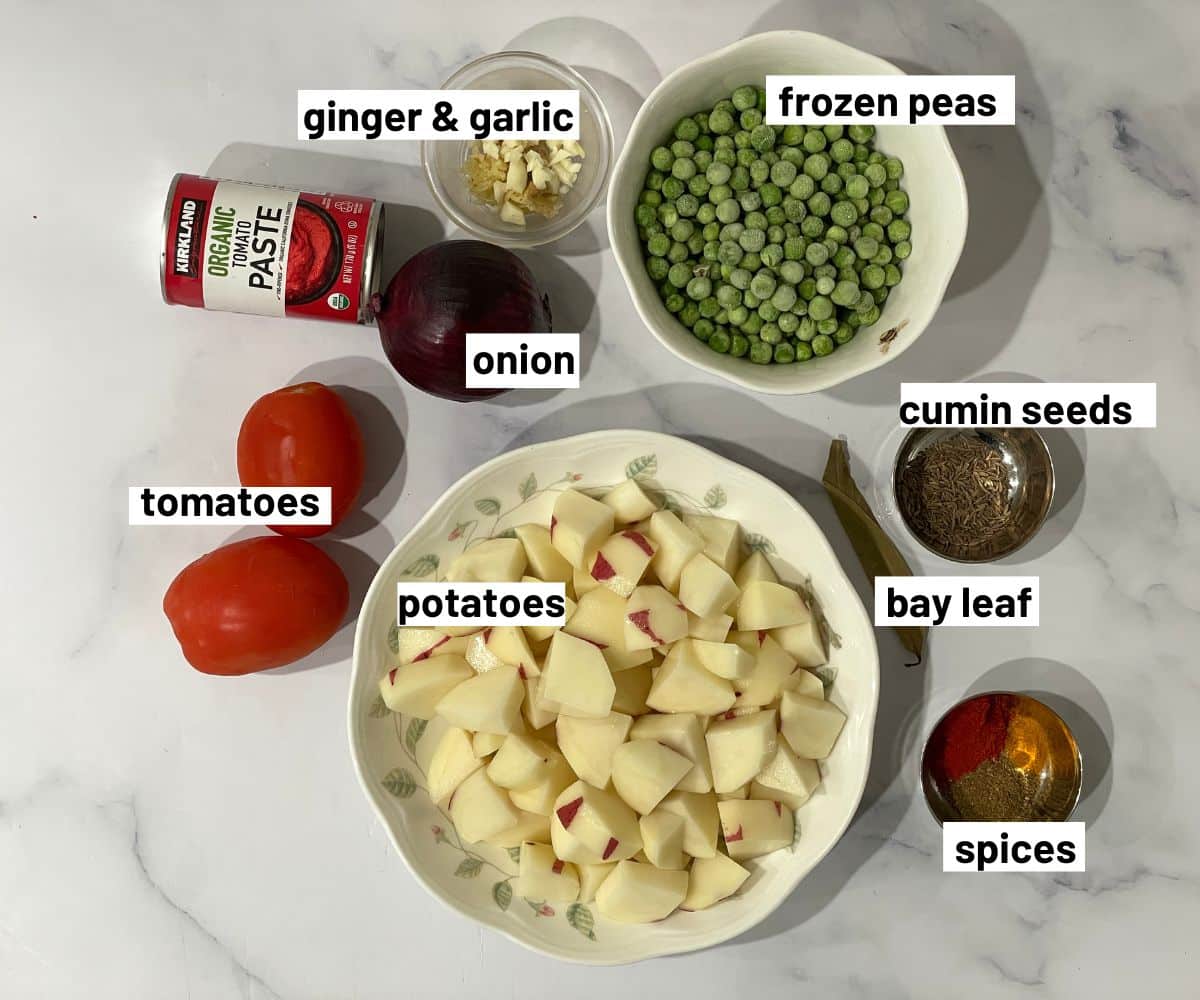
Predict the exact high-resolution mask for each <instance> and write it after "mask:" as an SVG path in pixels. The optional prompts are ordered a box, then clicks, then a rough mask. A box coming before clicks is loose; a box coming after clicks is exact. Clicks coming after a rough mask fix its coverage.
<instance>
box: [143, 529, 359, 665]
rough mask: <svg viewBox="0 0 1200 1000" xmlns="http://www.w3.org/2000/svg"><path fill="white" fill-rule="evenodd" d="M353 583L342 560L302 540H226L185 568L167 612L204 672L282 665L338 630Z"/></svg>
mask: <svg viewBox="0 0 1200 1000" xmlns="http://www.w3.org/2000/svg"><path fill="white" fill-rule="evenodd" d="M349 603H350V587H349V585H348V584H347V583H346V577H345V575H344V574H343V573H342V571H341V570H340V569H339V568H338V565H337V563H335V562H334V561H333V560H332V559H330V558H329V556H327V555H326V554H325V553H324V552H322V551H321V550H320V549H318V548H317V547H316V546H315V545H312V544H311V543H309V542H305V541H302V540H301V539H299V538H277V537H275V536H273V535H264V536H263V537H261V538H249V539H246V541H243V542H234V543H233V544H232V545H225V546H223V547H221V548H219V549H216V550H214V551H212V552H210V553H209V554H208V555H206V556H201V557H200V558H199V559H197V560H196V561H195V562H194V563H192V564H191V565H190V566H187V567H185V568H184V570H183V572H182V573H180V574H179V575H178V576H177V577H175V579H174V580H173V581H172V583H171V586H170V587H169V588H167V596H166V597H164V598H163V611H165V612H166V615H167V618H168V619H169V620H170V622H171V628H172V629H174V630H175V638H176V639H178V640H179V644H180V646H182V647H183V655H184V656H185V657H186V658H187V661H188V663H190V664H191V665H192V666H193V667H195V668H196V669H197V670H199V671H200V672H201V673H205V674H225V675H231V674H249V673H253V672H254V671H256V670H269V669H270V668H271V667H282V666H284V664H287V663H293V662H295V661H296V660H299V659H300V658H301V657H304V656H307V655H308V654H309V653H311V652H312V651H313V650H314V649H317V648H318V647H320V646H322V645H324V643H325V642H326V641H328V639H329V638H330V637H331V636H332V635H333V633H334V632H336V631H337V630H338V626H339V625H341V623H342V619H343V618H344V617H345V615H346V607H347V605H348V604H349Z"/></svg>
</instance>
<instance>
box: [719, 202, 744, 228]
mask: <svg viewBox="0 0 1200 1000" xmlns="http://www.w3.org/2000/svg"><path fill="white" fill-rule="evenodd" d="M741 214H742V210H741V208H740V206H739V205H738V203H737V202H736V201H734V200H733V199H732V198H726V199H725V200H724V201H723V202H721V203H720V204H719V205H717V218H718V219H720V220H721V221H722V222H724V223H730V222H736V221H737V219H738V217H739V216H740V215H741Z"/></svg>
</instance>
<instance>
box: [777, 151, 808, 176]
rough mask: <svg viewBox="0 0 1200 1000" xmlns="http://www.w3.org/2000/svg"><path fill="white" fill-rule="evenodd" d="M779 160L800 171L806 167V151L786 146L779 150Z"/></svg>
mask: <svg viewBox="0 0 1200 1000" xmlns="http://www.w3.org/2000/svg"><path fill="white" fill-rule="evenodd" d="M779 158H780V159H781V160H783V161H785V162H786V163H790V164H791V165H792V166H793V167H795V168H796V169H797V170H799V169H800V168H801V167H802V166H803V165H804V150H803V149H801V148H800V147H799V146H784V147H783V148H781V149H779Z"/></svg>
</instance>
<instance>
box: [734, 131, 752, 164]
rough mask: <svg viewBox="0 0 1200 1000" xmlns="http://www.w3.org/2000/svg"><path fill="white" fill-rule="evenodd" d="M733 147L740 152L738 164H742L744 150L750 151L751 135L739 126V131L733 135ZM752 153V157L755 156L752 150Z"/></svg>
mask: <svg viewBox="0 0 1200 1000" xmlns="http://www.w3.org/2000/svg"><path fill="white" fill-rule="evenodd" d="M733 145H734V148H735V149H737V151H738V163H741V162H742V158H741V151H742V150H744V149H750V133H749V132H747V131H746V130H745V129H744V128H741V127H740V126H739V127H738V130H737V131H736V132H734V133H733ZM750 153H751V155H752V156H753V155H754V151H753V150H750Z"/></svg>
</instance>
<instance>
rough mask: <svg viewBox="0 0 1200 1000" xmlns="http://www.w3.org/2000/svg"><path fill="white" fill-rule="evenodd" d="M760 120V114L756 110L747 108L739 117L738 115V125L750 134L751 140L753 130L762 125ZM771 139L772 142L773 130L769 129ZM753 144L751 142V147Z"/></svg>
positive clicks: (761, 117) (761, 118)
mask: <svg viewBox="0 0 1200 1000" xmlns="http://www.w3.org/2000/svg"><path fill="white" fill-rule="evenodd" d="M762 120H763V116H762V112H761V111H759V110H758V108H747V109H746V110H745V111H743V112H742V113H741V114H740V115H738V124H739V125H741V126H742V128H744V129H745V130H746V131H747V132H750V133H751V137H752V139H753V133H754V129H756V128H758V126H759V125H761V124H762ZM771 138H772V140H774V138H775V130H774V129H771ZM753 144H754V143H753V141H751V145H753Z"/></svg>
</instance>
